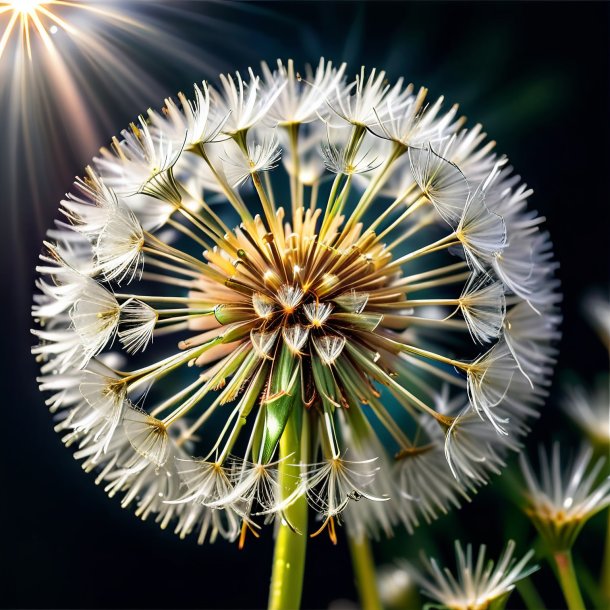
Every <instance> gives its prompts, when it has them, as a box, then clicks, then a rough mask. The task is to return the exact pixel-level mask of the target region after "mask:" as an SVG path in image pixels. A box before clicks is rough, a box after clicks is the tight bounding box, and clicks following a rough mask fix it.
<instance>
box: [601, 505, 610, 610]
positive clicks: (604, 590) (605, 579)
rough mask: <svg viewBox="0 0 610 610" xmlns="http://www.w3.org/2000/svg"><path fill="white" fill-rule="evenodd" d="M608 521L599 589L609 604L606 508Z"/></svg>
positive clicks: (609, 514)
mask: <svg viewBox="0 0 610 610" xmlns="http://www.w3.org/2000/svg"><path fill="white" fill-rule="evenodd" d="M606 512H607V519H608V523H607V525H606V546H605V549H604V559H603V562H602V573H601V579H600V582H601V589H602V596H603V598H604V601H606V602H607V603H608V604H610V510H607V511H606Z"/></svg>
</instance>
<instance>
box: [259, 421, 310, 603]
mask: <svg viewBox="0 0 610 610" xmlns="http://www.w3.org/2000/svg"><path fill="white" fill-rule="evenodd" d="M299 459H300V440H299V435H298V433H297V426H296V421H295V412H294V411H293V413H292V415H291V416H290V418H289V419H288V423H287V424H286V428H285V429H284V432H283V434H282V437H281V438H280V460H282V461H281V462H280V464H279V466H278V469H279V484H280V488H281V490H282V500H283V499H285V498H286V497H288V496H289V495H290V494H291V493H292V492H293V491H294V490H295V488H296V486H297V485H298V477H297V476H296V475H297V473H298V468H296V467H295V464H298V463H299ZM306 550H307V498H306V497H305V496H302V497H300V498H299V499H298V500H296V501H295V502H294V503H292V504H291V505H290V506H288V508H286V509H285V510H284V518H283V519H282V520H281V522H280V525H279V529H278V532H277V537H276V539H275V548H274V551H273V570H272V573H271V586H270V588H269V606H268V608H269V610H297V609H298V608H299V607H300V605H301V593H302V591H303V574H304V571H305V552H306Z"/></svg>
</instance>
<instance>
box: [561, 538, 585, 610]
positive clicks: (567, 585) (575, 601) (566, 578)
mask: <svg viewBox="0 0 610 610" xmlns="http://www.w3.org/2000/svg"><path fill="white" fill-rule="evenodd" d="M553 561H554V562H555V568H556V574H557V579H558V580H559V584H560V585H561V590H562V591H563V595H564V597H565V598H566V602H567V604H568V609H569V610H586V608H585V603H584V601H583V599H582V594H581V592H580V587H579V586H578V581H577V580H576V572H575V570H574V562H573V561H572V551H570V550H566V551H556V552H554V553H553Z"/></svg>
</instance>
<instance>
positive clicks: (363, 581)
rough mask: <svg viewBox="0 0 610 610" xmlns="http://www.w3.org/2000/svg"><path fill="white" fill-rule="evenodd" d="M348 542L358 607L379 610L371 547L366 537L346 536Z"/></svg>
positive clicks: (379, 602) (380, 606) (379, 603)
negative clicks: (358, 600)
mask: <svg viewBox="0 0 610 610" xmlns="http://www.w3.org/2000/svg"><path fill="white" fill-rule="evenodd" d="M348 541H349V550H350V555H351V556H352V566H353V568H354V576H355V578H356V588H357V589H358V596H359V597H360V606H361V607H362V608H366V610H381V609H382V605H381V601H380V599H379V591H378V589H377V581H376V579H375V563H374V561H373V554H372V552H371V545H370V543H369V541H368V539H367V538H366V536H360V537H355V536H348Z"/></svg>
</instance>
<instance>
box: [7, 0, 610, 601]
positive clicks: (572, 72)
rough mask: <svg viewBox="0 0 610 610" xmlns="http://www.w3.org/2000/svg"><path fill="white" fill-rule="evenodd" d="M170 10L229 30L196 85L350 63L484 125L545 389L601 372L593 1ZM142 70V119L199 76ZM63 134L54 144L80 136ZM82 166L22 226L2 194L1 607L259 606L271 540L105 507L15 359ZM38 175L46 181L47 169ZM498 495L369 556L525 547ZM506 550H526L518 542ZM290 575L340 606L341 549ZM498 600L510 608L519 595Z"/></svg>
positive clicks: (601, 177)
mask: <svg viewBox="0 0 610 610" xmlns="http://www.w3.org/2000/svg"><path fill="white" fill-rule="evenodd" d="M175 4H176V5H177V4H180V5H182V6H183V7H184V8H185V9H188V10H190V11H194V12H200V13H205V14H208V15H213V16H214V17H217V18H218V21H217V22H216V25H207V26H205V27H204V26H201V25H198V24H197V23H196V22H193V23H191V24H188V23H186V22H185V23H186V25H185V26H184V36H185V37H187V38H188V39H189V41H190V42H191V43H192V44H195V45H197V46H200V47H201V48H202V49H207V47H206V45H209V44H214V41H213V39H212V38H211V37H210V36H209V32H208V31H206V29H205V28H206V27H207V28H213V29H214V28H219V31H216V32H215V36H216V37H217V38H218V34H219V32H220V33H222V28H223V25H222V24H223V23H226V24H231V23H233V24H236V23H237V24H239V25H241V26H242V30H241V33H240V34H239V40H238V39H237V38H236V39H235V41H234V43H235V44H234V45H233V44H232V41H231V40H230V36H237V35H236V34H235V33H234V32H231V30H229V28H227V32H228V33H227V36H228V37H229V39H227V40H225V48H226V49H227V50H226V51H224V50H223V52H222V57H220V58H219V65H218V69H217V70H210V71H211V72H212V73H213V72H217V71H218V70H221V69H222V70H225V69H228V68H230V67H231V66H233V68H234V69H236V68H239V69H240V70H243V69H244V68H246V67H247V66H248V65H253V66H254V67H256V65H257V64H258V62H259V61H260V60H261V59H265V60H267V61H268V62H273V61H274V60H275V58H276V57H282V58H287V57H292V58H294V59H295V61H296V62H297V63H298V64H301V65H302V64H303V63H304V62H307V61H309V62H312V63H316V62H317V59H318V58H319V56H320V55H324V56H325V57H326V58H329V59H333V61H335V62H337V63H339V62H340V61H342V60H346V61H348V62H349V64H350V68H351V70H350V72H351V73H352V74H353V73H354V72H355V71H356V70H357V69H358V68H359V66H360V65H361V64H366V65H367V66H369V67H373V66H377V67H380V68H386V70H387V71H388V73H389V76H390V77H392V78H396V77H398V76H400V75H404V76H405V77H406V78H407V79H409V80H412V81H413V82H414V83H415V84H416V85H420V84H425V85H427V86H428V87H429V89H430V92H431V95H432V96H433V97H434V96H436V95H438V94H441V93H442V94H444V95H445V96H446V99H447V102H448V103H453V102H454V101H457V102H459V103H460V105H461V109H462V111H463V112H464V113H465V114H466V115H467V116H468V117H469V125H472V124H474V122H482V123H483V125H484V126H485V128H486V130H487V132H488V133H489V134H490V135H491V137H493V138H494V139H495V140H496V141H497V142H498V150H499V151H500V152H503V153H506V154H507V155H508V157H509V158H510V160H511V163H512V164H513V165H514V167H515V168H516V170H517V172H518V173H520V174H521V175H523V176H524V177H525V178H526V181H527V182H528V184H529V185H530V186H532V187H533V188H534V190H535V195H534V196H533V197H532V198H531V200H530V202H531V205H533V206H534V207H536V208H537V209H539V210H540V211H541V212H542V213H543V214H544V215H545V216H546V217H547V219H548V222H547V226H548V228H549V230H550V231H551V233H552V236H553V240H554V243H555V248H556V253H557V258H558V259H559V261H560V263H561V269H560V272H559V275H560V278H561V281H562V283H563V288H564V292H565V300H564V308H563V313H564V324H563V332H564V338H563V341H562V345H561V356H560V360H559V364H558V371H561V373H560V374H559V375H558V376H557V377H558V378H559V381H560V380H561V378H562V377H563V379H564V380H569V379H571V378H572V377H571V376H570V375H573V374H578V375H579V376H580V378H581V379H582V380H583V381H584V382H585V383H586V384H587V385H588V384H590V383H591V381H592V380H593V379H594V378H595V376H596V374H597V373H599V372H603V371H604V370H605V369H606V368H607V361H606V355H607V354H606V352H605V351H604V349H603V348H602V347H601V345H600V344H599V343H598V342H597V341H596V339H595V336H594V334H593V332H592V331H591V330H590V328H589V326H588V325H587V324H586V322H585V321H584V320H583V318H582V316H581V303H582V297H583V295H584V294H585V293H586V292H587V291H588V290H589V289H590V288H591V287H595V286H597V287H598V288H599V289H600V290H603V291H607V287H608V279H609V273H608V263H609V256H608V250H609V249H608V240H609V239H610V235H609V223H608V216H609V215H608V208H609V206H610V198H609V196H608V195H609V193H608V190H609V189H608V168H609V164H608V162H609V159H608V111H609V109H610V107H609V105H608V94H609V89H608V84H609V79H608V76H609V73H608V57H609V54H608V17H609V10H608V5H607V4H605V3H586V2H578V3H567V2H565V3H550V2H530V3H517V2H511V3H500V2H489V3H466V4H464V3H460V2H451V3H402V2H390V3H386V2H371V3H352V2H271V3H258V2H252V3H247V4H242V5H239V6H231V5H230V4H229V3H213V4H212V3H207V2H198V3H177V2H176V3H175ZM167 18H168V19H170V18H171V16H168V17H167ZM244 32H245V34H244ZM210 40H212V42H211V43H210ZM149 69H150V70H151V71H153V72H154V71H155V70H157V71H158V74H156V75H155V76H157V77H158V80H159V82H160V83H161V85H160V87H159V91H152V92H151V97H150V100H148V101H147V102H146V104H150V105H152V106H159V105H160V102H161V99H162V97H163V96H165V95H168V94H170V93H172V92H173V91H175V90H178V89H185V88H188V87H189V86H190V83H192V82H194V81H196V80H201V78H202V77H204V76H206V77H207V76H211V74H201V73H195V72H193V71H190V70H189V69H188V68H187V67H184V66H177V67H176V69H168V68H167V67H163V66H149ZM144 109H145V107H142V108H123V107H121V105H120V104H117V105H116V108H115V109H114V110H112V118H113V121H116V122H115V124H114V132H118V131H119V129H121V128H123V127H124V126H125V125H126V124H127V122H128V121H129V120H132V119H133V117H134V115H135V114H137V113H138V112H141V111H142V110H144ZM1 120H2V119H0V121H1ZM0 124H1V123H0ZM0 133H1V132H0ZM112 133H113V132H111V133H109V134H108V136H110V135H111V134H112ZM43 135H44V134H41V137H43ZM0 137H1V135H0ZM66 137H67V139H68V140H67V141H69V138H71V137H78V136H77V134H66ZM102 143H103V142H100V144H102ZM93 152H94V151H91V153H92V154H93ZM4 154H6V153H4ZM73 156H74V155H73ZM5 161H6V160H3V159H0V162H2V163H4V162H5ZM86 162H87V158H82V159H81V158H77V159H76V158H75V159H73V160H72V159H70V161H69V163H68V165H69V167H68V168H67V169H66V170H65V171H64V173H65V176H63V174H62V176H61V178H62V180H60V181H58V184H59V186H58V187H57V189H56V190H54V189H53V188H49V189H48V190H49V192H45V193H44V198H45V202H46V203H45V205H44V208H43V210H42V212H40V213H39V214H38V215H36V214H32V212H31V209H29V207H28V206H29V201H28V198H27V192H28V191H27V186H28V185H29V184H31V183H32V181H36V180H37V179H38V178H37V177H36V176H32V175H27V174H26V172H25V171H24V172H23V175H22V174H20V175H19V176H18V179H19V180H20V181H21V182H22V183H23V185H24V190H23V192H24V193H26V195H24V196H23V197H21V198H20V200H19V201H12V200H10V196H9V195H7V192H8V189H6V188H5V187H6V184H4V185H2V187H1V188H2V193H1V194H2V201H1V205H2V210H3V212H6V216H5V219H6V222H3V223H2V224H1V225H0V235H1V238H0V241H1V245H2V257H1V261H2V270H1V272H2V280H3V281H2V284H1V286H2V289H3V298H2V299H0V301H1V302H2V305H3V312H2V313H3V317H2V321H3V324H2V325H1V326H0V329H1V330H0V332H1V333H2V340H1V344H2V372H3V379H2V390H3V391H2V407H1V408H2V410H1V420H0V421H1V423H2V435H1V440H0V448H1V455H0V473H1V477H2V484H1V486H0V490H1V493H2V496H1V502H0V509H1V511H2V516H1V519H0V527H1V532H2V533H1V535H0V545H1V546H0V548H1V549H2V551H1V553H2V557H1V560H2V565H1V566H0V602H1V604H2V606H4V607H15V608H32V607H42V608H60V607H61V608H64V607H65V608H100V607H111V608H258V607H262V606H264V605H265V603H266V596H267V587H268V581H269V575H270V559H271V551H272V536H271V530H269V529H267V530H265V531H264V533H263V536H262V537H261V539H260V540H259V541H254V540H253V539H251V540H250V541H249V543H248V544H247V545H246V548H245V549H244V550H243V551H238V549H237V547H236V546H234V545H229V544H227V543H225V542H218V543H216V544H214V545H211V546H210V545H206V546H204V547H198V546H197V545H196V543H195V541H194V540H193V539H188V540H185V541H180V540H178V538H177V537H175V536H174V535H173V534H172V533H171V532H169V531H168V532H161V531H160V530H159V529H158V527H157V526H156V525H155V524H153V523H142V522H140V521H139V520H137V519H136V518H135V517H134V516H133V514H132V512H131V511H130V510H122V509H121V508H120V506H119V503H118V502H117V501H116V499H114V500H109V499H108V498H107V497H105V494H104V492H103V491H102V489H100V488H97V487H96V486H95V485H94V483H93V477H92V476H91V475H85V474H84V473H82V472H81V470H80V467H79V465H78V464H77V463H76V462H75V461H74V460H73V459H72V457H71V455H70V452H69V451H67V450H66V449H65V448H64V447H63V446H62V445H61V442H60V440H59V438H58V437H57V435H56V434H55V433H54V432H53V430H52V421H51V416H50V415H49V414H48V413H47V412H46V411H45V408H44V404H43V398H42V396H41V395H40V394H39V393H38V391H37V388H36V383H35V377H36V374H37V370H36V366H35V364H34V361H33V358H32V357H31V355H30V353H29V349H30V346H31V344H32V338H31V336H30V334H29V325H30V316H29V308H30V302H31V291H32V286H33V281H34V272H33V268H34V266H35V261H36V257H37V255H38V252H39V250H40V242H41V240H42V238H43V234H42V230H43V228H44V227H47V226H49V225H50V223H51V222H52V219H53V217H54V216H55V211H56V208H57V203H58V201H59V199H60V198H61V196H62V194H63V192H65V191H66V190H68V189H69V188H70V184H71V180H72V176H73V175H74V174H76V173H78V172H80V171H81V168H82V166H84V165H85V163H86ZM48 172H50V173H54V172H56V169H55V167H54V160H53V159H49V163H48ZM10 214H12V216H11V217H10V219H9V217H8V216H9V215H10ZM9 220H10V222H9ZM560 386H561V384H560V383H556V384H555V390H554V393H553V396H552V399H551V401H550V403H549V405H548V406H547V407H546V410H545V411H544V412H543V414H542V418H541V420H540V421H539V422H537V423H536V424H535V425H534V429H533V433H532V435H531V436H530V437H529V438H528V441H527V444H528V451H529V452H530V453H532V451H531V449H532V448H534V447H535V446H536V445H537V443H538V441H539V440H543V441H549V440H550V439H553V438H559V439H561V440H563V441H564V442H565V444H567V445H574V444H576V441H577V435H576V434H575V432H574V431H573V430H572V429H571V426H570V424H568V422H567V420H566V419H565V417H564V416H563V415H562V414H561V412H560V410H559V408H558V405H557V402H558V400H557V395H558V393H559V390H560ZM503 489H504V490H505V491H504V492H498V491H493V490H492V489H491V488H487V489H485V490H483V491H482V492H481V493H480V494H479V496H478V497H476V498H475V500H474V501H473V502H472V503H471V504H470V505H468V506H466V507H465V508H463V509H462V510H461V511H459V512H458V513H454V514H453V515H452V516H451V517H445V518H443V519H441V520H439V521H438V522H437V523H435V524H434V525H433V526H431V527H429V528H426V529H425V531H423V532H422V531H420V532H419V533H418V535H417V536H415V537H409V536H407V535H405V534H399V535H397V537H396V538H395V539H394V540H393V541H391V542H390V543H382V544H379V545H377V546H376V553H377V554H378V556H379V558H380V559H381V560H383V561H389V560H391V559H392V558H394V557H396V556H398V555H399V554H403V555H407V556H410V557H415V556H416V555H417V553H418V551H419V549H420V547H425V548H427V549H437V550H438V552H439V553H440V554H441V555H444V556H445V557H447V555H448V554H449V556H451V555H450V553H449V547H450V544H451V541H452V540H453V539H454V538H460V539H461V540H464V541H472V542H474V543H476V544H478V543H481V542H488V543H489V545H490V547H491V550H492V551H494V552H495V551H497V550H499V549H500V547H501V545H502V544H503V541H502V540H500V537H499V535H498V533H499V532H503V534H504V535H505V536H506V538H508V537H509V536H511V535H512V536H519V537H520V539H521V540H525V541H526V542H525V544H529V543H528V542H527V541H528V540H529V541H531V539H532V536H531V532H529V530H527V525H526V524H525V522H524V521H523V519H522V518H521V517H520V516H519V515H518V512H517V510H516V508H515V507H514V505H513V504H512V503H511V497H510V495H511V493H510V491H506V489H507V488H506V487H504V488H503ZM595 527H597V528H598V529H595ZM593 528H594V529H593V533H591V534H590V539H591V540H592V541H593V544H588V543H587V542H586V539H581V541H580V542H579V546H578V547H577V553H580V554H581V555H582V556H584V557H586V560H587V561H588V562H590V564H591V566H592V567H593V568H594V569H596V568H595V565H596V558H597V557H598V556H599V554H600V552H601V551H600V550H599V547H600V546H601V544H600V543H599V542H595V541H596V539H598V537H599V536H601V534H602V531H603V530H602V528H601V524H600V523H597V524H594V525H593ZM528 532H529V533H528ZM579 549H580V550H579ZM521 550H522V551H523V552H525V550H526V549H525V548H524V547H523V546H522V545H521ZM305 578H306V580H305V591H304V607H306V608H326V607H328V604H329V603H330V602H331V600H334V599H337V598H341V597H343V598H347V599H352V600H355V599H356V593H355V589H354V584H353V579H352V575H351V568H350V563H349V556H348V552H347V545H346V544H345V542H344V540H342V539H340V542H339V545H338V546H337V547H332V545H331V544H330V542H329V541H328V539H327V538H326V537H324V536H320V537H318V538H316V539H314V540H312V541H311V542H310V544H309V546H308V564H307V572H306V577H305ZM535 581H536V583H537V584H538V586H539V589H540V591H541V592H542V594H543V595H544V596H545V597H546V598H547V603H548V604H549V607H551V608H552V607H559V605H560V604H561V603H562V602H561V597H559V596H558V594H557V593H556V592H555V588H556V587H555V584H554V581H553V579H552V576H551V575H550V572H549V571H548V569H546V572H545V573H540V574H539V575H537V576H536V578H535ZM511 603H512V605H513V607H519V604H520V600H519V598H518V596H517V595H515V596H514V599H513V600H512V601H511Z"/></svg>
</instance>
